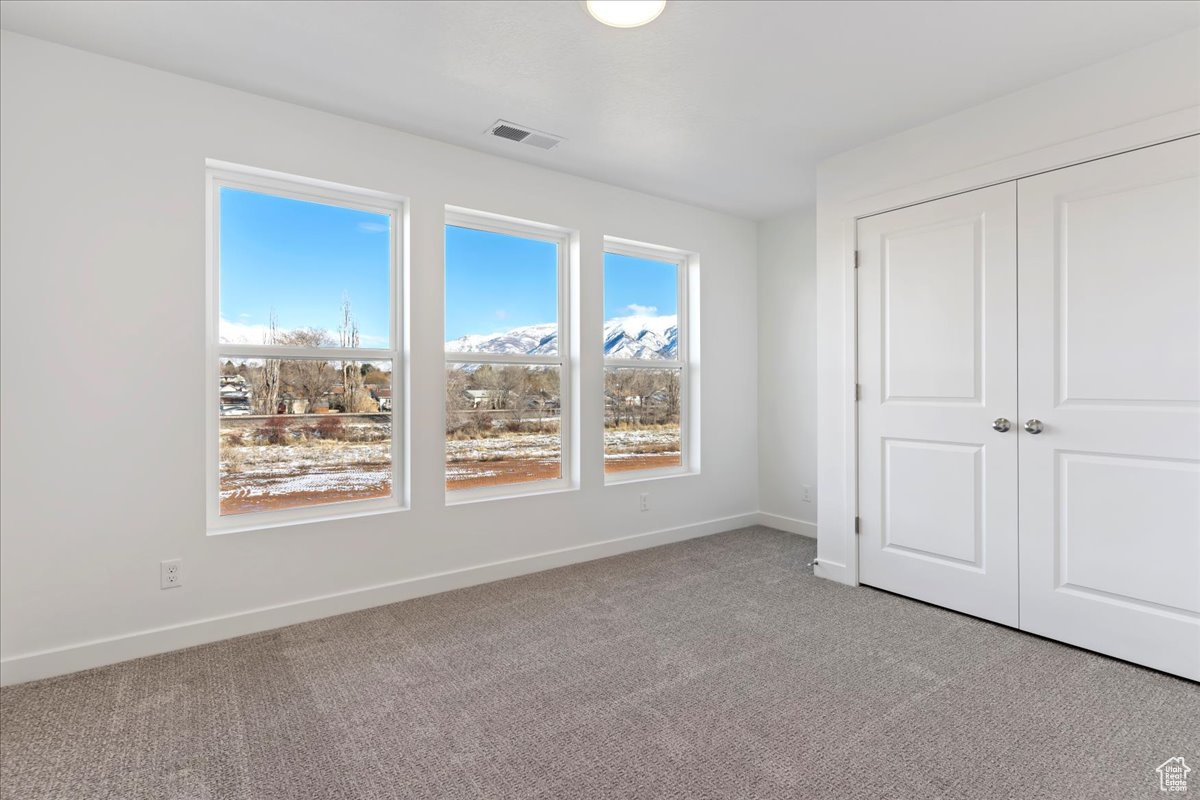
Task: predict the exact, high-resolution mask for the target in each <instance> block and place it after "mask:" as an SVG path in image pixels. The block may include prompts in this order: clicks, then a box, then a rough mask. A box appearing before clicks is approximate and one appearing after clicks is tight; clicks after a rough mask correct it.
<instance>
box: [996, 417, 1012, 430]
mask: <svg viewBox="0 0 1200 800" xmlns="http://www.w3.org/2000/svg"><path fill="white" fill-rule="evenodd" d="M1011 427H1012V423H1011V422H1009V421H1008V420H1006V419H1005V418H1004V417H997V418H996V419H994V420H992V430H994V431H999V432H1000V433H1008V431H1009V429H1010V428H1011Z"/></svg>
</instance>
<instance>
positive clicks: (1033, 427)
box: [1025, 419, 1044, 434]
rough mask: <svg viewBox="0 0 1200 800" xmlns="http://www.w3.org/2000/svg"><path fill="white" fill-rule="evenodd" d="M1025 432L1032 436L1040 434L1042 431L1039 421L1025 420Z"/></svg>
mask: <svg viewBox="0 0 1200 800" xmlns="http://www.w3.org/2000/svg"><path fill="white" fill-rule="evenodd" d="M1025 430H1026V432H1028V433H1033V434H1038V433H1041V432H1042V431H1043V430H1044V428H1043V427H1042V421H1041V420H1040V419H1027V420H1025Z"/></svg>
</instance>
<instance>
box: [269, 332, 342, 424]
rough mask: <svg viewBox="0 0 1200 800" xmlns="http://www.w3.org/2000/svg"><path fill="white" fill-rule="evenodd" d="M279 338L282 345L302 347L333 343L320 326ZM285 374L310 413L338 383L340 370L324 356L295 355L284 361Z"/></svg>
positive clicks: (288, 383) (292, 388) (286, 334)
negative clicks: (334, 367)
mask: <svg viewBox="0 0 1200 800" xmlns="http://www.w3.org/2000/svg"><path fill="white" fill-rule="evenodd" d="M279 339H280V343H281V344H289V345H296V346H300V347H324V346H328V344H329V336H328V335H327V334H326V333H325V331H323V330H321V329H320V328H297V329H296V330H294V331H288V332H287V333H283V334H280V335H279ZM282 374H283V379H284V382H286V383H287V385H288V387H289V388H290V389H291V391H292V394H294V395H296V396H297V397H299V398H301V399H302V400H304V401H305V411H309V412H311V411H312V410H313V408H314V407H315V406H316V405H317V403H318V402H319V401H320V400H321V398H323V397H325V396H326V395H328V394H329V392H330V391H331V390H332V389H333V387H334V386H335V385H336V384H337V372H336V371H335V370H334V369H333V367H332V366H331V365H330V363H329V362H328V361H326V360H324V359H318V358H295V359H291V360H289V361H284V362H283V371H282Z"/></svg>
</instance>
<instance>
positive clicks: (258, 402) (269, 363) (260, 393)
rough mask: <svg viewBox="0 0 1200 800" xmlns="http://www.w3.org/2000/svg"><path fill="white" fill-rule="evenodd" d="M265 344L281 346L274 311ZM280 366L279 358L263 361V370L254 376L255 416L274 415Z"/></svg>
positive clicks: (264, 337) (277, 321) (253, 399)
mask: <svg viewBox="0 0 1200 800" xmlns="http://www.w3.org/2000/svg"><path fill="white" fill-rule="evenodd" d="M263 344H279V318H278V317H277V316H276V315H275V311H274V309H272V310H271V316H270V317H269V318H268V320H267V332H266V333H265V334H263ZM279 366H280V360H279V359H278V358H267V359H264V360H263V366H262V369H260V370H259V371H258V373H257V374H256V375H255V376H254V381H253V384H252V385H253V388H254V391H253V392H252V397H251V399H252V401H253V407H254V413H255V414H274V413H275V411H276V408H277V405H278V403H279V381H280V377H279Z"/></svg>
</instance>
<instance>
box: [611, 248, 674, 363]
mask: <svg viewBox="0 0 1200 800" xmlns="http://www.w3.org/2000/svg"><path fill="white" fill-rule="evenodd" d="M678 314H679V266H678V265H677V264H673V263H671V262H668V261H657V260H654V259H649V258H634V257H633V256H624V255H618V254H616V253H605V254H604V356H605V358H642V359H650V360H655V359H658V360H661V359H676V358H679V327H678V318H679V317H678Z"/></svg>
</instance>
